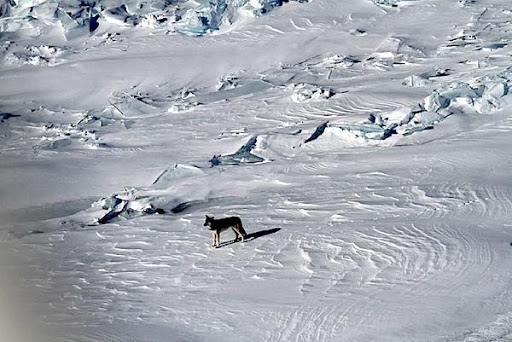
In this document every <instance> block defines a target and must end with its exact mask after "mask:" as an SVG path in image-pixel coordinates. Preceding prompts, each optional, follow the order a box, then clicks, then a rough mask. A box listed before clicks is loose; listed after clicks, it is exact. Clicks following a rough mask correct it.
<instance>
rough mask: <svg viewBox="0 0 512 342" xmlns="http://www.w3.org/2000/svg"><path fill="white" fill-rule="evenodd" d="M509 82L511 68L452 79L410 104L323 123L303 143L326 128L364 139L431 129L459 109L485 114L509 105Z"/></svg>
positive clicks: (441, 71)
mask: <svg viewBox="0 0 512 342" xmlns="http://www.w3.org/2000/svg"><path fill="white" fill-rule="evenodd" d="M446 72H447V71H446V70H440V69H438V70H437V71H435V72H432V73H430V75H432V76H441V75H445V74H446ZM424 75H426V74H424ZM511 85H512V67H509V68H508V69H506V70H504V71H502V72H499V73H496V74H491V75H488V76H485V77H481V78H479V79H476V80H474V81H472V82H454V83H451V84H448V85H446V86H443V87H440V88H438V89H436V90H434V91H433V92H432V93H430V95H428V96H427V97H425V98H424V100H423V101H422V102H421V103H418V104H417V105H415V106H412V107H402V108H399V109H396V110H393V111H389V112H385V113H380V114H370V115H369V116H368V118H367V119H366V120H364V121H362V122H360V123H323V124H322V125H320V126H318V127H317V129H316V130H315V132H314V133H313V135H311V137H309V138H308V139H306V141H305V143H308V142H310V141H313V140H316V139H317V138H318V137H319V136H320V135H322V134H323V133H324V131H325V130H326V129H327V128H329V129H331V128H337V129H341V130H342V131H346V132H349V133H350V134H352V135H353V136H355V137H357V138H363V139H364V140H366V141H371V140H385V139H387V138H389V137H391V136H393V135H395V134H398V135H402V136H407V135H411V134H413V133H416V132H421V131H424V130H426V129H430V128H433V126H434V125H435V124H436V123H438V122H441V121H443V120H444V119H445V118H447V117H448V116H450V115H452V114H455V113H460V112H462V111H465V112H468V113H478V114H488V113H490V112H492V111H495V110H499V109H500V108H502V106H503V105H504V104H510V96H509V95H510V94H509V89H510V87H511Z"/></svg>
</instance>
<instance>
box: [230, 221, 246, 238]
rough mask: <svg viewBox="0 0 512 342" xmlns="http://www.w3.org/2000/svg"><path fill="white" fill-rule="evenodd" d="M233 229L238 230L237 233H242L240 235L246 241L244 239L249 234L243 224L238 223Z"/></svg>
mask: <svg viewBox="0 0 512 342" xmlns="http://www.w3.org/2000/svg"><path fill="white" fill-rule="evenodd" d="M233 229H234V230H235V231H236V233H237V234H238V235H240V237H241V238H242V242H244V241H245V236H246V235H247V234H246V233H245V230H244V227H242V225H241V224H237V225H236V226H235V228H233ZM237 240H238V237H237Z"/></svg>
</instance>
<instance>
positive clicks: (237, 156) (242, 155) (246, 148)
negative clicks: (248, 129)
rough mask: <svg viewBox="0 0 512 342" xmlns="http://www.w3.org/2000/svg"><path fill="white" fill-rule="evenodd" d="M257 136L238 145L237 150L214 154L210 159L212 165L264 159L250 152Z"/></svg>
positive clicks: (253, 161) (236, 163)
mask: <svg viewBox="0 0 512 342" xmlns="http://www.w3.org/2000/svg"><path fill="white" fill-rule="evenodd" d="M256 142H257V138H256V137H252V138H251V139H249V141H248V142H247V143H246V144H245V145H243V146H242V147H240V149H238V151H236V152H235V153H233V154H227V155H216V156H213V158H212V159H210V163H211V165H212V166H217V165H239V164H244V163H261V162H263V161H264V159H263V158H261V157H259V156H257V155H255V154H252V153H251V151H252V149H253V148H254V147H255V146H256Z"/></svg>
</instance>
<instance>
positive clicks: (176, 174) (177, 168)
mask: <svg viewBox="0 0 512 342" xmlns="http://www.w3.org/2000/svg"><path fill="white" fill-rule="evenodd" d="M201 174H203V171H201V169H199V168H197V167H195V166H190V165H182V164H175V165H174V166H172V167H169V168H167V169H165V170H164V171H163V172H162V173H161V174H160V175H159V176H158V177H157V179H155V181H154V182H153V184H152V185H151V188H153V189H165V188H168V187H170V186H171V185H172V184H174V183H175V181H176V180H178V179H183V178H189V177H194V176H198V175H201Z"/></svg>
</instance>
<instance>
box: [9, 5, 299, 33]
mask: <svg viewBox="0 0 512 342" xmlns="http://www.w3.org/2000/svg"><path fill="white" fill-rule="evenodd" d="M295 1H297V2H307V1H308V0H295ZM284 2H286V1H284V0H215V1H213V0H199V1H194V0H179V1H165V0H157V1H155V0H131V1H130V0H128V1H121V0H113V1H106V0H95V1H94V0H83V1H59V0H8V1H4V2H3V3H2V4H1V5H0V19H2V20H0V31H3V32H17V31H18V30H21V29H25V30H31V31H32V34H33V35H40V34H41V32H40V28H42V27H46V26H48V25H54V26H60V27H62V30H63V34H64V36H65V37H66V38H67V39H73V38H77V37H80V36H86V35H89V34H91V33H92V32H95V31H97V30H98V29H100V30H101V29H102V26H105V27H108V26H109V25H114V26H117V27H118V28H119V29H122V28H123V27H127V26H138V27H147V28H153V29H165V30H167V31H169V32H174V31H175V32H179V33H183V34H186V35H190V36H203V35H205V34H206V33H209V32H212V31H214V30H217V29H219V28H220V26H221V25H222V24H223V23H232V22H233V21H235V20H236V19H237V17H238V16H239V15H244V14H249V15H252V16H258V15H261V14H264V13H266V12H268V11H270V10H272V9H273V8H275V7H278V6H281V5H282V4H283V3H284Z"/></svg>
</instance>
